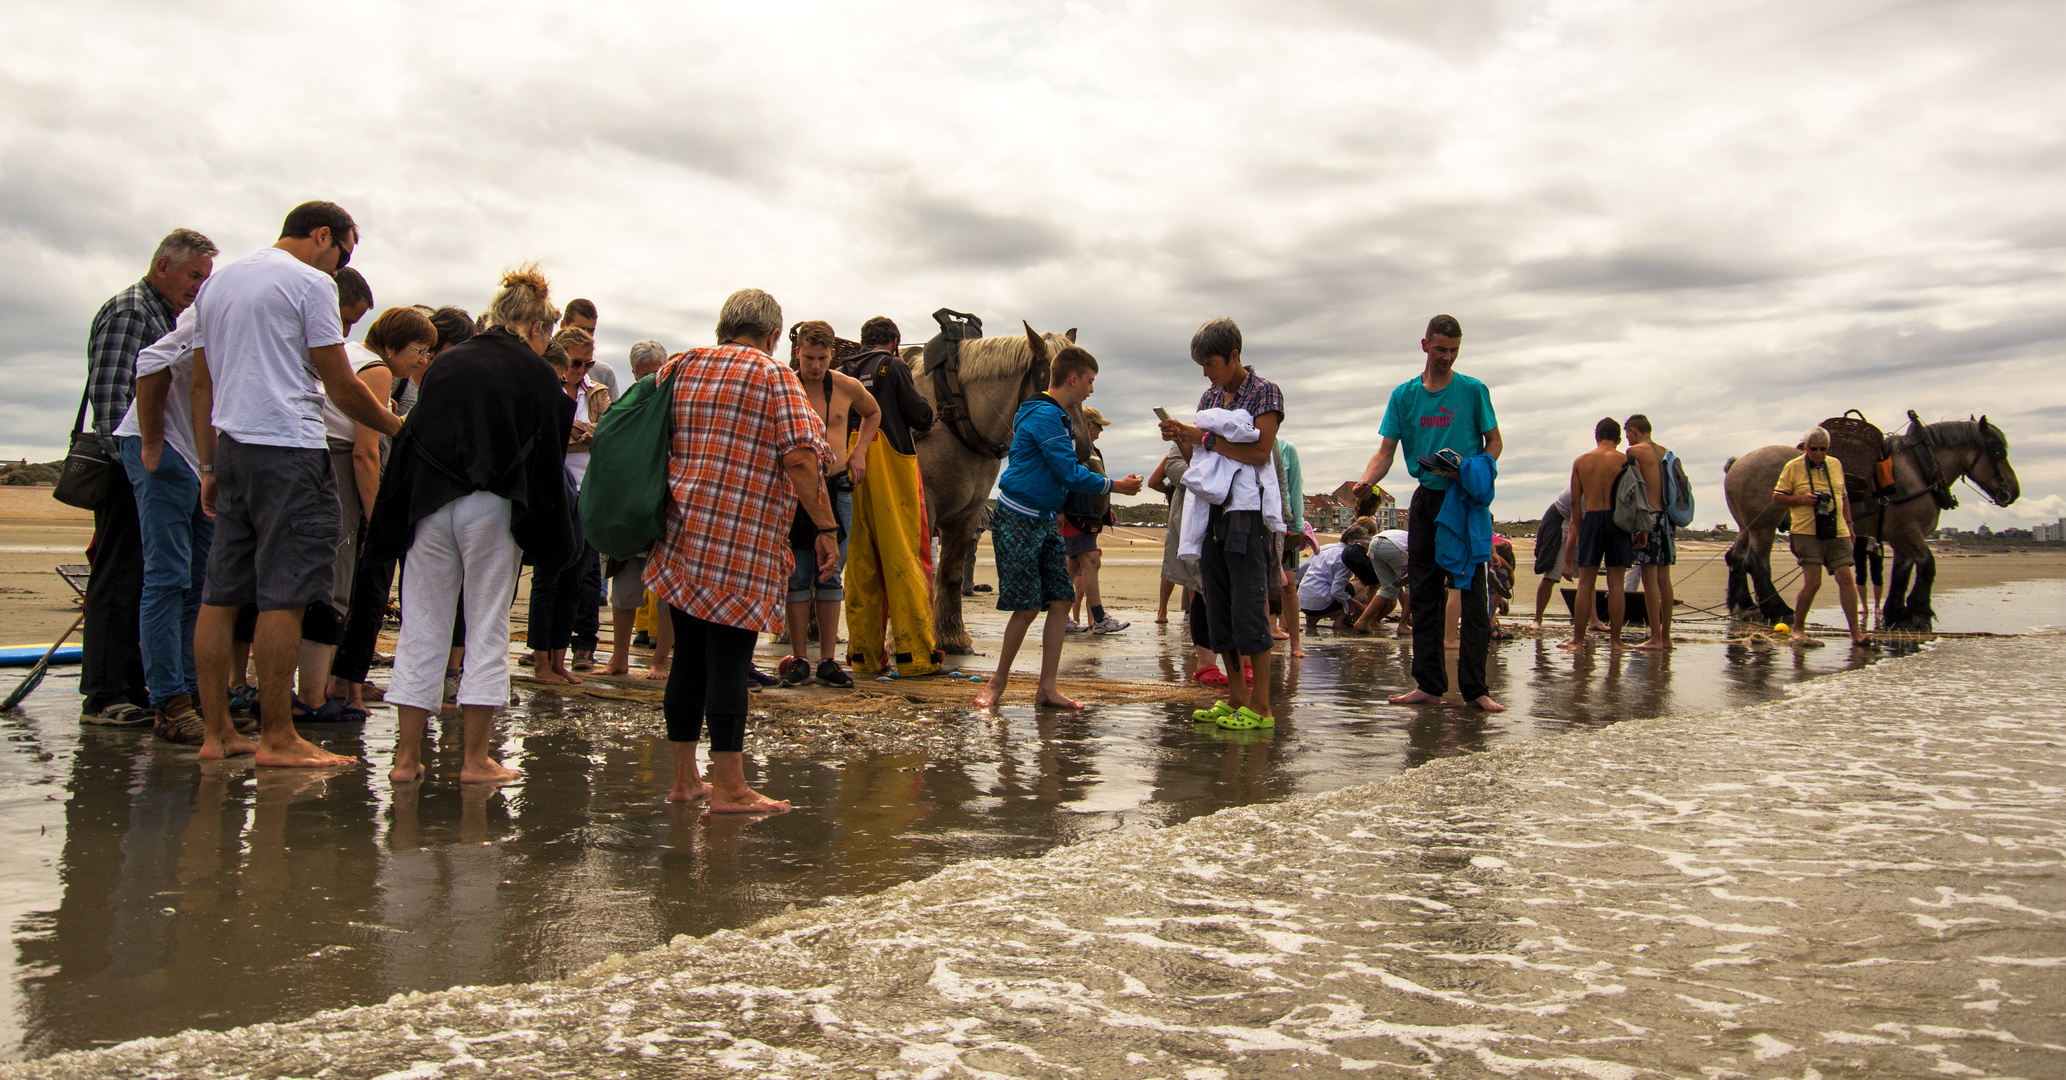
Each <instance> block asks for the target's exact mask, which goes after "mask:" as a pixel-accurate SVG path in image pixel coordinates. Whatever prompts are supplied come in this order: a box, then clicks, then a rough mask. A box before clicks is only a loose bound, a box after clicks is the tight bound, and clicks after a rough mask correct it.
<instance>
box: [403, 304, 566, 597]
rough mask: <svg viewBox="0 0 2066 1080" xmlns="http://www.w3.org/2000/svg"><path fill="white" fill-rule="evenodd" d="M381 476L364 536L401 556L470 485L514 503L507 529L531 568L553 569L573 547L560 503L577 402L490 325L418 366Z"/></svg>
mask: <svg viewBox="0 0 2066 1080" xmlns="http://www.w3.org/2000/svg"><path fill="white" fill-rule="evenodd" d="M417 394H418V396H417V401H416V407H415V408H414V409H411V410H410V411H409V415H408V417H407V418H406V419H404V420H403V422H402V430H401V432H400V433H399V434H397V435H396V436H395V440H394V449H393V452H392V454H391V456H390V457H389V459H388V465H387V472H386V473H385V474H384V475H383V476H382V477H381V479H380V497H379V498H378V499H377V500H375V502H374V504H373V521H372V525H371V528H370V529H369V530H368V533H369V535H368V540H367V543H368V545H369V546H370V547H371V549H372V550H373V552H374V553H375V555H376V556H377V557H379V558H400V557H401V556H402V555H403V554H405V553H407V551H408V550H409V545H410V544H411V543H413V542H414V540H415V536H416V523H417V522H419V521H422V520H423V519H424V518H426V517H429V516H430V515H431V514H432V513H434V512H436V511H437V510H438V509H439V508H440V507H443V506H444V505H446V504H447V503H450V502H453V501H455V500H457V499H460V498H463V497H465V496H467V495H470V494H472V493H474V492H476V491H486V492H490V493H493V494H495V495H499V496H501V497H503V498H505V499H508V500H509V501H510V502H512V503H514V504H516V505H515V506H514V508H513V510H512V514H511V518H510V527H509V531H510V534H511V535H512V536H513V537H515V539H516V542H517V544H518V546H520V547H521V548H523V551H524V555H525V558H526V560H527V561H528V562H530V563H531V564H532V565H533V566H536V567H538V568H540V569H541V570H543V571H545V572H548V573H557V572H558V571H559V570H560V569H562V568H564V567H565V566H566V565H567V564H568V563H570V562H572V561H573V559H574V556H575V555H576V553H577V552H578V550H579V547H580V545H579V542H578V541H577V540H576V535H577V534H576V532H575V529H574V516H573V515H574V507H573V506H571V505H570V504H569V503H568V501H567V480H566V472H565V469H566V451H567V436H568V433H569V431H570V430H571V428H572V425H573V422H574V402H573V400H572V399H571V398H569V397H567V395H566V392H565V391H564V390H562V389H561V385H560V380H559V377H558V376H557V375H555V374H553V370H552V368H551V367H550V366H549V365H547V364H546V362H545V360H544V359H543V358H542V357H540V356H539V355H538V354H537V353H535V352H533V351H531V347H530V346H529V345H526V344H525V343H524V342H523V340H522V339H521V338H518V337H517V336H516V335H515V334H512V333H510V332H509V331H507V330H504V329H501V328H499V327H498V328H495V329H491V330H488V331H487V332H485V333H481V334H477V335H475V336H474V337H472V338H470V339H468V340H466V341H463V342H461V343H459V344H458V345H454V346H453V347H451V348H450V349H447V350H445V351H444V352H443V353H440V354H439V355H438V358H437V360H436V361H434V362H433V363H432V364H431V365H430V368H429V369H428V370H427V371H425V372H424V374H423V377H422V380H421V383H420V388H419V390H418V391H417Z"/></svg>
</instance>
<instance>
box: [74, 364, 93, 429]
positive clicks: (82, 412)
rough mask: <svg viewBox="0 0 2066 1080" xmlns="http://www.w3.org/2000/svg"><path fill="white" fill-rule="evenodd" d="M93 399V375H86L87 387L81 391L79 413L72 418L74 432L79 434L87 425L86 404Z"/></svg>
mask: <svg viewBox="0 0 2066 1080" xmlns="http://www.w3.org/2000/svg"><path fill="white" fill-rule="evenodd" d="M92 400H93V377H92V376H91V375H88V376H87V377H86V387H85V388H84V389H82V390H80V391H79V415H77V416H75V417H73V418H72V434H74V435H77V434H78V433H79V429H80V428H82V427H85V426H86V406H87V404H88V403H89V402H91V401H92Z"/></svg>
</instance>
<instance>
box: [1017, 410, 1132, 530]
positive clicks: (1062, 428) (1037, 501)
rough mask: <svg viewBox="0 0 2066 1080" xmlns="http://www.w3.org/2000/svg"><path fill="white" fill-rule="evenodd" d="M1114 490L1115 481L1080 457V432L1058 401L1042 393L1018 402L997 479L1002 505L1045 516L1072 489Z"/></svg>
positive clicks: (1099, 492) (1058, 507)
mask: <svg viewBox="0 0 2066 1080" xmlns="http://www.w3.org/2000/svg"><path fill="white" fill-rule="evenodd" d="M1111 490H1112V481H1110V480H1107V479H1106V478H1104V477H1102V476H1099V475H1098V474H1097V473H1094V472H1092V471H1090V469H1088V468H1086V467H1085V466H1084V465H1083V464H1082V463H1081V462H1079V461H1077V460H1076V436H1075V434H1074V432H1073V431H1072V429H1071V426H1070V422H1069V414H1068V412H1067V411H1066V410H1064V409H1063V408H1062V405H1061V403H1060V402H1058V401H1056V400H1055V399H1053V398H1051V397H1049V396H1047V395H1046V394H1045V393H1043V394H1041V395H1040V396H1039V397H1036V398H1034V399H1032V400H1030V401H1022V402H1020V403H1019V412H1018V415H1017V416H1014V417H1013V418H1012V433H1011V464H1009V465H1007V466H1005V469H1004V476H1003V477H1001V478H999V479H998V481H997V502H998V505H1000V506H1004V507H1008V508H1010V509H1012V510H1014V511H1016V512H1018V513H1021V514H1024V515H1026V516H1027V517H1031V518H1039V519H1041V520H1042V521H1047V520H1050V519H1052V518H1053V517H1054V516H1055V514H1056V513H1058V512H1060V510H1061V509H1062V498H1063V496H1065V495H1067V494H1068V493H1069V492H1071V491H1088V492H1091V493H1092V494H1096V495H1103V494H1105V493H1107V492H1109V491H1111Z"/></svg>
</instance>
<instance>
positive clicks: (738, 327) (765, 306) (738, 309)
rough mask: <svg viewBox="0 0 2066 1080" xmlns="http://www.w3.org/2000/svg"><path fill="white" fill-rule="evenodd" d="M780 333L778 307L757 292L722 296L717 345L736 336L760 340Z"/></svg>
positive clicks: (757, 290) (780, 310) (766, 295)
mask: <svg viewBox="0 0 2066 1080" xmlns="http://www.w3.org/2000/svg"><path fill="white" fill-rule="evenodd" d="M781 332H782V305H781V304H778V303H776V302H775V298H774V297H772V296H769V295H768V294H767V293H765V292H763V291H761V290H759V289H740V290H739V291H738V292H735V293H733V294H732V295H730V296H727V297H725V306H724V307H723V308H721V309H719V310H718V313H717V340H718V343H719V344H723V343H724V342H727V341H730V340H732V339H733V338H737V337H750V338H764V337H767V336H768V335H769V334H779V333H781Z"/></svg>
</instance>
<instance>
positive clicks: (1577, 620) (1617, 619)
mask: <svg viewBox="0 0 2066 1080" xmlns="http://www.w3.org/2000/svg"><path fill="white" fill-rule="evenodd" d="M1593 440H1594V444H1595V445H1594V446H1593V448H1592V449H1591V450H1588V451H1586V452H1585V453H1583V454H1580V455H1578V460H1576V461H1573V462H1572V463H1571V522H1570V524H1569V525H1568V526H1566V528H1565V533H1564V550H1565V551H1566V552H1569V553H1571V554H1569V555H1566V556H1565V567H1566V573H1567V574H1568V573H1569V568H1570V567H1571V565H1572V564H1573V562H1575V563H1576V565H1577V568H1578V608H1579V610H1578V611H1577V612H1575V613H1573V615H1572V618H1571V625H1572V626H1573V627H1574V629H1573V631H1572V634H1571V640H1570V641H1566V642H1564V643H1563V644H1562V647H1563V648H1566V649H1576V648H1579V647H1581V646H1583V645H1584V644H1585V633H1586V631H1587V630H1588V629H1590V628H1591V625H1592V620H1591V619H1590V618H1585V617H1583V616H1585V615H1586V614H1587V613H1589V612H1591V611H1592V610H1593V583H1594V582H1595V581H1596V580H1597V579H1598V578H1599V573H1600V563H1601V561H1602V560H1604V561H1605V562H1606V564H1607V641H1608V644H1610V645H1611V646H1613V647H1614V648H1616V649H1619V648H1621V647H1622V645H1621V618H1622V615H1623V613H1624V611H1625V605H1626V604H1627V603H1628V599H1627V597H1626V596H1625V595H1624V594H1623V593H1622V591H1621V590H1622V577H1623V576H1624V575H1625V574H1626V572H1627V570H1628V568H1629V565H1630V564H1631V563H1633V562H1634V561H1635V549H1634V546H1633V545H1631V544H1630V543H1629V538H1628V534H1627V533H1625V532H1622V531H1621V530H1620V529H1618V528H1616V527H1615V525H1614V478H1615V477H1617V476H1620V475H1621V467H1622V466H1623V465H1624V464H1626V463H1627V462H1628V456H1627V455H1625V454H1623V453H1622V452H1621V451H1620V450H1618V449H1616V447H1618V446H1620V445H1621V425H1620V424H1618V423H1616V422H1615V421H1614V418H1613V417H1604V418H1602V419H1601V420H1600V422H1599V423H1597V424H1594V425H1593Z"/></svg>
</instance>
